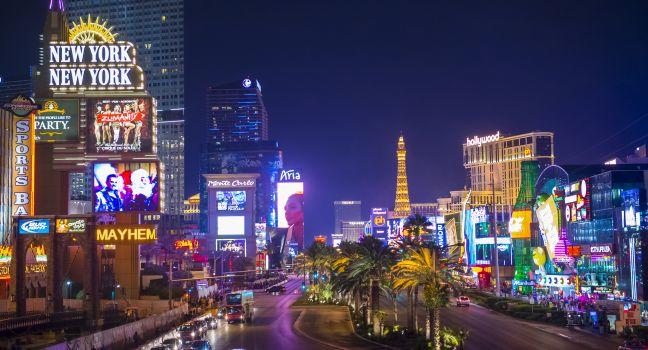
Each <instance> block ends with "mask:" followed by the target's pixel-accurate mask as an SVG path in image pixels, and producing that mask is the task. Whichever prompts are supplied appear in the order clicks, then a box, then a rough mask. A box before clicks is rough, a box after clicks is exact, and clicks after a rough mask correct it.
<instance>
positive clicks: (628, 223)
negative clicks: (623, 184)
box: [621, 188, 641, 227]
mask: <svg viewBox="0 0 648 350" xmlns="http://www.w3.org/2000/svg"><path fill="white" fill-rule="evenodd" d="M621 202H622V205H623V211H622V212H621V215H622V219H623V226H624V227H635V226H640V224H641V206H640V205H639V189H637V188H634V189H630V190H622V191H621Z"/></svg>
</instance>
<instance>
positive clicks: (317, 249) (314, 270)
mask: <svg viewBox="0 0 648 350" xmlns="http://www.w3.org/2000/svg"><path fill="white" fill-rule="evenodd" d="M334 253H335V250H334V249H333V248H332V247H329V246H327V245H325V244H323V243H318V242H315V243H313V244H312V245H311V246H310V247H308V248H307V249H306V250H305V251H304V252H302V253H301V254H299V255H298V256H297V257H296V258H295V263H294V266H295V269H296V270H297V273H298V275H302V274H303V275H305V274H307V273H308V274H309V279H310V283H311V284H317V282H318V281H319V279H320V278H322V279H327V277H329V278H330V272H331V263H332V261H333V258H334ZM315 276H317V278H315Z"/></svg>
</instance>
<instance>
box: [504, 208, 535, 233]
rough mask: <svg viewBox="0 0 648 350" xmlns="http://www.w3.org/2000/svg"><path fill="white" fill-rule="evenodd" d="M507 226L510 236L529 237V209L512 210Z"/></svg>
mask: <svg viewBox="0 0 648 350" xmlns="http://www.w3.org/2000/svg"><path fill="white" fill-rule="evenodd" d="M508 226H509V233H510V234H511V238H531V211H530V210H515V211H513V215H512V216H511V220H510V221H509V225H508Z"/></svg>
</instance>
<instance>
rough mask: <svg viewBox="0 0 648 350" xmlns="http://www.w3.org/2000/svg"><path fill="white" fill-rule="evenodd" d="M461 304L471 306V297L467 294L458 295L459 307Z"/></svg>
mask: <svg viewBox="0 0 648 350" xmlns="http://www.w3.org/2000/svg"><path fill="white" fill-rule="evenodd" d="M461 306H466V307H468V306H470V298H468V297H467V296H465V295H462V296H460V297H458V298H457V307H461Z"/></svg>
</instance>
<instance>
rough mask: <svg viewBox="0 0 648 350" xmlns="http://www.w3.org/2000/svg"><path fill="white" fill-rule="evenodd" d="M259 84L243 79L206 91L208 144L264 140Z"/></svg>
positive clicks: (265, 129) (265, 115)
mask: <svg viewBox="0 0 648 350" xmlns="http://www.w3.org/2000/svg"><path fill="white" fill-rule="evenodd" d="M262 97H263V96H262V94H261V84H260V83H259V81H258V80H256V79H253V78H245V79H243V80H240V81H235V82H231V83H227V84H222V85H217V86H210V87H209V88H208V89H207V128H208V135H209V142H216V143H222V142H241V141H265V140H268V112H267V111H266V108H265V105H264V104H263V98H262Z"/></svg>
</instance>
